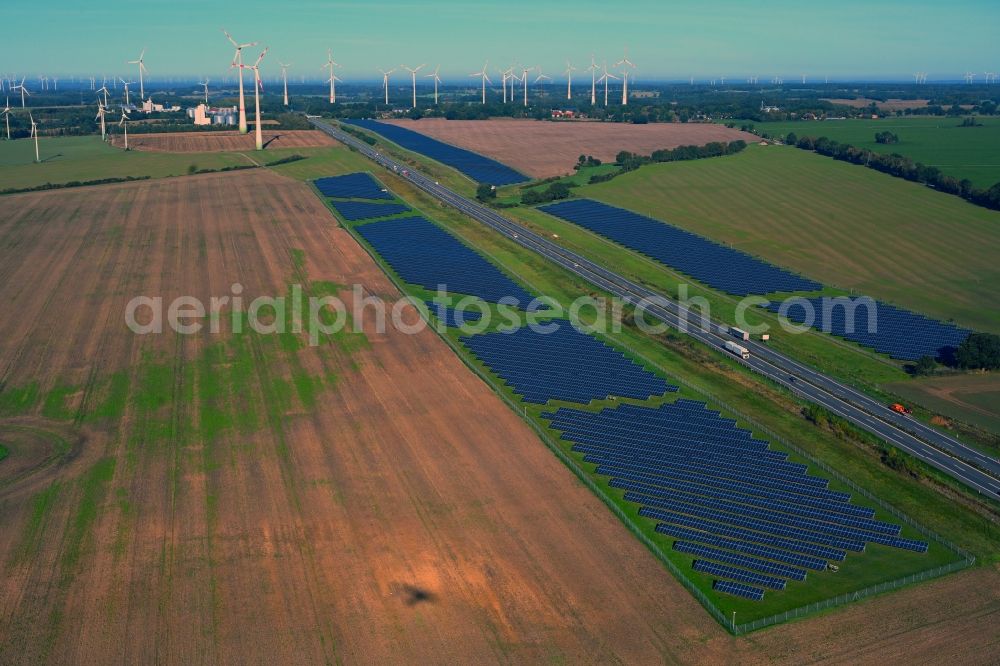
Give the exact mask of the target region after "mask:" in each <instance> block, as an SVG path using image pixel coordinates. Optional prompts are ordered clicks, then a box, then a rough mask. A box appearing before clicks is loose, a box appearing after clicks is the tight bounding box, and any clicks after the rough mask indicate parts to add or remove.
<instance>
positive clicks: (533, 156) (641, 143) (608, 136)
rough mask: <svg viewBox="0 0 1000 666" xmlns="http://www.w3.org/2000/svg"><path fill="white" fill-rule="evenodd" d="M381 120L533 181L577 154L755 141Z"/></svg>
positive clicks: (535, 125) (510, 123)
mask: <svg viewBox="0 0 1000 666" xmlns="http://www.w3.org/2000/svg"><path fill="white" fill-rule="evenodd" d="M385 122H388V123H392V124H394V125H399V126H400V127H405V128H407V129H411V130H414V131H416V132H420V133H422V134H426V135H427V136H430V137H433V138H435V139H438V140H440V141H444V142H446V143H450V144H453V145H456V146H460V147H462V148H467V149H469V150H473V151H475V152H477V153H480V154H482V155H486V156H488V157H492V158H493V159H496V160H499V161H500V162H503V163H504V164H506V165H508V166H510V167H513V168H514V169H517V170H518V171H520V172H521V173H524V174H526V175H529V176H532V177H535V178H547V177H550V176H561V175H564V174H568V173H572V171H573V165H574V164H576V161H577V159H578V158H579V157H580V155H593V156H594V157H596V158H598V159H600V160H602V161H604V162H610V161H613V160H614V158H615V155H617V154H618V153H619V152H620V151H622V150H628V151H630V152H633V153H640V154H643V155H649V154H650V153H652V152H653V151H654V150H659V149H661V148H676V147H677V146H684V145H698V146H700V145H703V144H706V143H709V142H712V141H727V142H728V141H735V140H737V139H743V140H744V141H748V142H749V141H756V140H757V137H755V136H753V135H752V134H747V133H746V132H740V131H739V130H734V129H729V128H728V127H725V126H724V125H716V124H709V123H704V124H702V123H651V124H648V125H631V124H624V123H601V122H588V121H579V122H568V121H560V122H548V121H539V120H517V119H503V118H498V119H493V120H446V119H444V118H422V119H421V120H418V121H413V120H387V121H385Z"/></svg>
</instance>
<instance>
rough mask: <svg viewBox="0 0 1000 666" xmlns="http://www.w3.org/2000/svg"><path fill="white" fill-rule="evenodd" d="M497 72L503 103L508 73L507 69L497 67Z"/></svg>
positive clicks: (505, 96)
mask: <svg viewBox="0 0 1000 666" xmlns="http://www.w3.org/2000/svg"><path fill="white" fill-rule="evenodd" d="M497 74H499V75H500V88H501V89H502V90H503V103H504V104H506V103H507V76H508V75H509V74H510V70H508V69H500V68H499V67H497Z"/></svg>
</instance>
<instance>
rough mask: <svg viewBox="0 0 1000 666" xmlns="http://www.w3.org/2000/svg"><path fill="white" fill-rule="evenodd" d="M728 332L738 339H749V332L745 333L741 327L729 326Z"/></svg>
mask: <svg viewBox="0 0 1000 666" xmlns="http://www.w3.org/2000/svg"><path fill="white" fill-rule="evenodd" d="M729 334H730V335H732V336H733V337H734V338H737V339H739V340H749V339H750V334H749V333H747V332H746V331H744V330H743V329H742V328H736V327H735V326H730V327H729Z"/></svg>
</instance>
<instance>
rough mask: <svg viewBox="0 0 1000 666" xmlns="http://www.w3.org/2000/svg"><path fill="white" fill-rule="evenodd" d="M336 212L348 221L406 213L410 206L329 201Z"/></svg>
mask: <svg viewBox="0 0 1000 666" xmlns="http://www.w3.org/2000/svg"><path fill="white" fill-rule="evenodd" d="M330 205H332V206H333V208H334V210H336V211H337V214H338V215H340V216H341V217H342V218H344V219H345V220H347V221H348V222H356V221H358V220H371V219H374V218H377V217H389V216H390V215H399V214H400V213H406V212H409V211H410V210H411V208H410V207H409V206H407V205H405V204H400V203H372V202H368V201H331V202H330Z"/></svg>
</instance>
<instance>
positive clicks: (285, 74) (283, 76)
mask: <svg viewBox="0 0 1000 666" xmlns="http://www.w3.org/2000/svg"><path fill="white" fill-rule="evenodd" d="M278 64H279V65H281V80H282V82H283V83H284V85H285V106H288V68H289V67H291V66H292V64H291V63H283V62H279V63H278Z"/></svg>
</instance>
